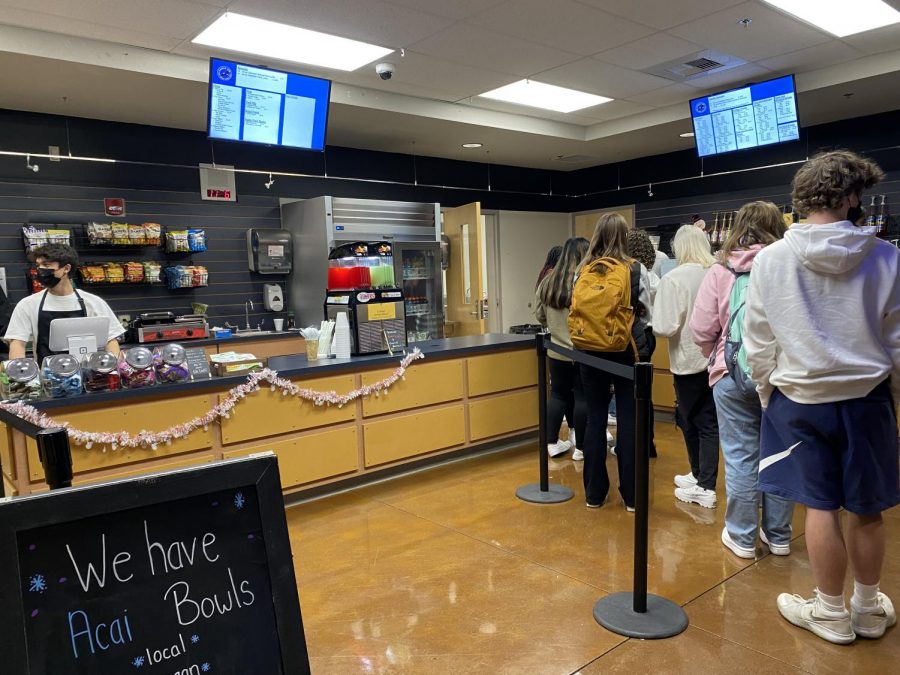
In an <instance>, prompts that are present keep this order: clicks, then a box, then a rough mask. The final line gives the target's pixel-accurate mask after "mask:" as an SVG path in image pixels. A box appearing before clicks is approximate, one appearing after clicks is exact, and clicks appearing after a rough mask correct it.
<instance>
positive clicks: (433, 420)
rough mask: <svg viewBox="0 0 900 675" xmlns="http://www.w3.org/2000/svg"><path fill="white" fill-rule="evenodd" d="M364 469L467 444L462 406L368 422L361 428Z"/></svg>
mask: <svg viewBox="0 0 900 675" xmlns="http://www.w3.org/2000/svg"><path fill="white" fill-rule="evenodd" d="M363 438H364V443H365V455H366V466H367V467H370V466H376V465H378V464H386V463H387V462H394V461H397V460H400V459H406V458H407V457H415V456H416V455H424V454H425V453H428V452H434V451H435V450H444V449H446V448H452V447H454V446H457V445H463V444H464V443H465V442H466V416H465V411H464V409H463V406H462V405H454V406H450V407H447V408H440V409H438V410H429V411H427V412H420V413H414V414H411V415H403V416H401V417H392V418H391V419H386V420H379V421H377V422H367V423H366V424H364V425H363Z"/></svg>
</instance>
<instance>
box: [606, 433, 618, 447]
mask: <svg viewBox="0 0 900 675" xmlns="http://www.w3.org/2000/svg"><path fill="white" fill-rule="evenodd" d="M615 444H616V439H615V438H613V435H612V434H611V433H609V429H607V430H606V445H607V447H609V446H610V445H615Z"/></svg>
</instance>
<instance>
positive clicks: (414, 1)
mask: <svg viewBox="0 0 900 675" xmlns="http://www.w3.org/2000/svg"><path fill="white" fill-rule="evenodd" d="M389 2H391V3H392V4H394V5H402V6H404V7H409V8H412V9H418V10H421V11H423V12H431V13H432V14H437V15H439V16H446V17H449V18H451V19H465V18H467V17H470V16H472V15H474V14H478V12H483V11H484V10H486V9H489V8H491V7H493V6H494V5H500V4H502V3H504V2H506V0H449V1H448V0H389Z"/></svg>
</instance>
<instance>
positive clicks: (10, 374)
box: [0, 359, 41, 401]
mask: <svg viewBox="0 0 900 675" xmlns="http://www.w3.org/2000/svg"><path fill="white" fill-rule="evenodd" d="M0 395H2V397H3V400H4V401H34V400H36V399H39V398H40V397H41V377H40V369H39V368H38V364H37V362H36V361H35V360H34V359H12V360H11V361H4V362H3V364H2V365H0Z"/></svg>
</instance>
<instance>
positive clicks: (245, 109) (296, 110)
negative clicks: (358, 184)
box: [207, 58, 331, 150]
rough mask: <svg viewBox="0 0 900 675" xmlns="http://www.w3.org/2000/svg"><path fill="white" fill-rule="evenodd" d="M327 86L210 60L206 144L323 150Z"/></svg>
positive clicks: (292, 75)
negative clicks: (221, 142) (215, 141)
mask: <svg viewBox="0 0 900 675" xmlns="http://www.w3.org/2000/svg"><path fill="white" fill-rule="evenodd" d="M330 96H331V82H330V81H329V80H322V79H319V78H317V77H308V76H306V75H297V74H295V73H286V72H282V71H280V70H271V69H269V68H262V67H260V66H248V65H246V64H243V63H236V62H234V61H224V60H222V59H215V58H213V59H210V62H209V108H208V116H207V129H208V134H209V137H210V138H217V139H222V140H228V141H246V142H249V143H263V144H265V145H282V146H285V147H290V148H303V149H306V150H324V149H325V129H326V126H327V124H328V103H329V99H330Z"/></svg>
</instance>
